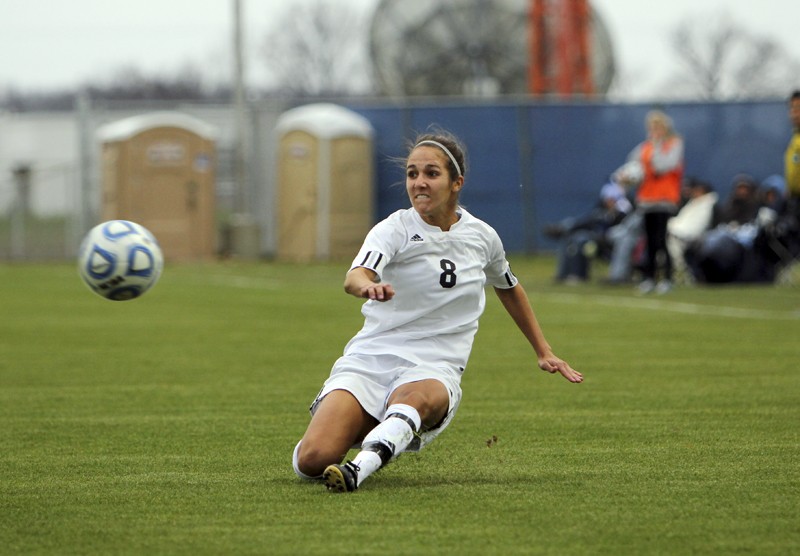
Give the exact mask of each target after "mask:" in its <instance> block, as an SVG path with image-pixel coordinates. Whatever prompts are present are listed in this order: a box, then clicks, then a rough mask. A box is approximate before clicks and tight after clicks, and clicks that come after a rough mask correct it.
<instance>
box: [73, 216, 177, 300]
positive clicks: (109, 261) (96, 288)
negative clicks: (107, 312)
mask: <svg viewBox="0 0 800 556" xmlns="http://www.w3.org/2000/svg"><path fill="white" fill-rule="evenodd" d="M163 268H164V255H163V253H162V252H161V248H160V247H159V245H158V241H157V240H156V238H155V236H154V235H153V234H151V233H150V232H149V231H148V230H147V229H146V228H145V227H144V226H141V225H140V224H137V223H135V222H129V221H127V220H109V221H108V222H103V223H102V224H98V225H97V226H95V227H94V228H92V229H91V230H89V233H88V234H86V237H85V238H84V239H83V242H81V246H80V249H79V251H78V272H79V273H80V275H81V278H83V281H84V282H86V285H87V286H89V288H91V290H92V291H93V292H94V293H96V294H97V295H99V296H101V297H105V298H106V299H110V300H112V301H127V300H129V299H135V298H137V297H139V296H141V295H142V294H144V293H145V292H146V291H147V290H149V289H150V288H152V287H153V286H154V285H155V283H156V282H158V279H159V277H160V276H161V271H162V269H163Z"/></svg>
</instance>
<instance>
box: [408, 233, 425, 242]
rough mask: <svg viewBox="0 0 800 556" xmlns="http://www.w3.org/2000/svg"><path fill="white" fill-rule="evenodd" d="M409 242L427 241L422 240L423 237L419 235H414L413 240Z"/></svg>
mask: <svg viewBox="0 0 800 556" xmlns="http://www.w3.org/2000/svg"><path fill="white" fill-rule="evenodd" d="M409 241H425V240H424V239H422V236H420V235H419V234H414V235H413V236H411V239H410V240H409Z"/></svg>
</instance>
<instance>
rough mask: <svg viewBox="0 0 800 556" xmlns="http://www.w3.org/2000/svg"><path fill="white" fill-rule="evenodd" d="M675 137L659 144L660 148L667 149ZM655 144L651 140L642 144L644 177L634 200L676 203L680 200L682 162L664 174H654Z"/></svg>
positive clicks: (675, 139)
mask: <svg viewBox="0 0 800 556" xmlns="http://www.w3.org/2000/svg"><path fill="white" fill-rule="evenodd" d="M675 141H680V139H678V138H677V137H672V138H670V139H668V140H667V141H665V142H664V143H662V144H661V148H662V149H669V148H671V147H672V145H673V144H674V142H675ZM654 148H655V145H653V143H652V142H651V141H645V142H644V143H643V144H642V151H641V152H642V154H641V158H642V166H643V167H644V179H643V180H642V183H641V185H640V186H639V190H638V191H637V193H636V200H637V201H638V202H640V203H659V202H660V203H663V202H669V203H673V204H675V205H677V204H678V203H680V200H681V180H682V179H683V163H681V164H679V165H678V166H677V167H676V168H674V169H672V170H670V171H668V172H666V173H665V174H656V173H655V171H654V170H653V164H652V160H653V151H654Z"/></svg>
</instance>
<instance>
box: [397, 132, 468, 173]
mask: <svg viewBox="0 0 800 556" xmlns="http://www.w3.org/2000/svg"><path fill="white" fill-rule="evenodd" d="M422 141H436V142H437V143H440V144H442V145H444V147H445V148H446V149H447V150H448V151H450V154H452V155H453V158H455V159H456V162H457V163H458V165H459V166H460V167H461V172H460V175H462V176H464V175H466V173H467V152H466V148H465V147H464V145H463V144H462V143H461V141H460V140H459V139H458V137H456V136H455V135H453V134H452V133H450V132H449V131H445V130H443V129H436V130H431V131H430V132H428V133H422V134H419V135H417V137H416V138H415V139H414V141H413V142H411V143H409V144H408V152H407V154H406V156H407V157H408V156H410V155H411V151H413V150H414V148H415V147H416V146H417V145H419V143H420V142H422ZM430 146H431V147H436V145H430ZM444 155H445V158H446V159H447V171H448V172H449V173H450V179H451V180H455V179H456V178H458V176H459V171H458V168H456V167H455V165H454V164H453V161H452V160H450V157H449V156H447V153H444Z"/></svg>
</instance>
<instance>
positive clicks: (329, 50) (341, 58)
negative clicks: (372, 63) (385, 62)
mask: <svg viewBox="0 0 800 556" xmlns="http://www.w3.org/2000/svg"><path fill="white" fill-rule="evenodd" d="M366 19H367V14H366V13H364V11H363V10H360V11H359V10H355V9H353V8H352V6H347V5H346V4H345V3H344V2H336V3H335V2H332V1H331V0H312V1H309V2H304V3H300V4H298V5H297V6H296V7H294V6H293V8H292V9H290V10H286V11H285V12H284V13H283V14H282V16H281V17H279V18H278V19H277V20H276V22H275V25H274V26H273V27H272V28H271V30H270V31H269V32H268V34H267V36H266V37H265V39H264V42H263V44H262V54H263V59H264V62H265V64H266V66H267V71H268V73H269V74H270V75H271V78H272V82H273V84H274V85H273V88H274V89H276V90H278V91H282V92H285V93H289V94H295V95H302V96H335V95H349V94H365V93H368V92H371V91H372V89H373V86H372V78H371V75H370V74H369V71H368V69H367V68H368V64H367V58H366V56H367V54H366V52H367V49H366V31H367V23H366Z"/></svg>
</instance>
